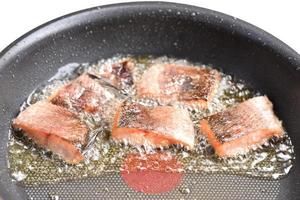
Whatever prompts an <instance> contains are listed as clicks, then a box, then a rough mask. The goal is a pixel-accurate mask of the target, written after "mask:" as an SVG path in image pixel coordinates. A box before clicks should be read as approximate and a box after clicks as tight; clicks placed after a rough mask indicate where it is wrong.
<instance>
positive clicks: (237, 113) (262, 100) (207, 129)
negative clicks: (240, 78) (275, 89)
mask: <svg viewBox="0 0 300 200" xmlns="http://www.w3.org/2000/svg"><path fill="white" fill-rule="evenodd" d="M200 130H201V132H202V133H203V134H204V135H205V136H206V138H207V140H208V142H209V143H210V144H211V145H212V146H213V147H214V149H215V152H216V154H217V155H218V156H220V157H230V156H235V155H237V154H243V153H246V152H247V151H248V150H249V149H251V148H253V147H255V146H258V145H262V144H263V143H265V142H266V141H268V140H269V139H270V138H271V137H273V136H274V137H280V136H282V135H283V133H284V130H283V127H282V124H281V122H280V121H279V119H278V118H277V117H276V116H275V114H274V112H273V105H272V103H271V102H270V100H269V99H268V98H267V97H266V96H260V97H254V98H251V99H249V100H247V101H245V102H242V103H240V104H238V105H236V106H234V107H232V108H229V109H227V110H225V111H223V112H220V113H217V114H214V115H211V116H209V117H206V118H204V119H202V120H201V121H200Z"/></svg>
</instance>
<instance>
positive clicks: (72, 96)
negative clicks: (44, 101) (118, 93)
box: [49, 74, 112, 114]
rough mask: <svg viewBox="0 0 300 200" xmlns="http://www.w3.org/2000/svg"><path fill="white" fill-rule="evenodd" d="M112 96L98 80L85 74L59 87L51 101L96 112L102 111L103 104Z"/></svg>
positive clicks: (79, 109)
mask: <svg viewBox="0 0 300 200" xmlns="http://www.w3.org/2000/svg"><path fill="white" fill-rule="evenodd" d="M111 98H112V97H110V96H109V95H108V94H107V91H106V90H105V89H104V88H103V86H102V85H101V84H100V83H99V82H97V80H94V79H92V78H91V77H90V76H89V75H88V74H83V75H81V76H79V77H78V78H77V79H75V80H73V81H71V82H70V83H69V84H67V85H65V86H62V87H61V88H59V89H58V90H57V91H56V92H54V94H52V95H51V96H50V98H49V101H51V102H52V103H53V104H55V105H59V106H63V107H66V108H75V109H76V110H77V111H85V112H87V113H92V114H94V113H97V112H101V111H102V105H103V104H105V103H106V102H108V101H109V100H110V99H111Z"/></svg>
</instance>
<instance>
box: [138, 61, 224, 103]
mask: <svg viewBox="0 0 300 200" xmlns="http://www.w3.org/2000/svg"><path fill="white" fill-rule="evenodd" d="M220 80H221V75H220V73H219V72H218V71H217V70H214V69H210V68H203V67H195V66H183V65H175V64H156V65H153V66H152V67H150V68H149V69H148V70H147V71H146V72H145V73H144V74H143V75H142V78H141V80H140V81H139V83H138V84H137V96H138V97H149V98H156V99H161V100H164V101H167V102H172V101H180V102H183V103H185V104H196V105H198V106H200V107H201V108H207V106H208V104H209V103H210V102H211V101H212V99H213V97H214V95H215V93H216V91H217V88H218V85H219V83H220Z"/></svg>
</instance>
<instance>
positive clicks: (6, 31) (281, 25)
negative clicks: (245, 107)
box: [0, 0, 300, 53]
mask: <svg viewBox="0 0 300 200" xmlns="http://www.w3.org/2000/svg"><path fill="white" fill-rule="evenodd" d="M121 1H122V0H119V1H113V0H103V1H100V0H1V5H0V51H1V50H2V49H4V48H5V47H6V46H7V45H9V44H10V43H11V42H13V41H14V40H15V39H17V38H18V37H20V36H21V35H23V34H24V33H26V32H28V31H29V30H31V29H33V28H35V27H36V26H38V25H41V24H43V23H45V22H47V21H49V20H51V19H54V18H57V17H59V16H62V15H65V14H68V13H70V12H74V11H78V10H81V9H85V8H89V7H94V6H100V5H105V4H111V3H118V2H121ZM122 2H125V1H122ZM173 2H178V3H186V4H191V5H196V6H200V7H205V8H209V9H212V10H216V11H220V12H223V13H226V14H229V15H232V16H234V17H237V18H240V19H242V20H245V21H247V22H249V23H251V24H254V25H256V26H258V27H260V28H262V29H264V30H265V31H267V32H269V33H271V34H273V35H274V36H276V37H278V38H279V39H281V40H282V41H283V42H285V43H287V44H288V45H289V46H291V47H292V48H293V49H295V50H296V51H297V52H298V53H300V22H299V19H300V4H299V3H298V2H299V1H298V0H185V1H177V0H174V1H173Z"/></svg>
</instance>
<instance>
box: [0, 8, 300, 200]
mask: <svg viewBox="0 0 300 200" xmlns="http://www.w3.org/2000/svg"><path fill="white" fill-rule="evenodd" d="M116 53H121V54H131V55H155V56H164V55H167V56H171V57H175V58H179V59H188V60H190V61H192V62H201V63H203V64H206V65H212V66H217V67H218V68H220V69H222V71H223V72H224V73H226V74H233V75H234V77H237V78H238V79H240V80H245V82H246V83H247V84H249V85H250V86H251V88H253V89H254V90H257V91H261V92H262V93H263V94H266V95H267V96H268V97H270V99H271V100H272V102H273V103H274V106H275V111H276V114H277V115H278V116H279V118H280V119H282V120H283V123H284V127H285V128H286V129H287V132H288V133H289V135H290V137H291V140H292V142H293V144H294V146H295V152H296V156H297V155H298V154H299V153H300V152H299V150H300V149H299V147H300V143H299V142H300V136H299V134H298V130H299V129H300V125H299V123H298V119H300V101H299V98H300V95H299V92H298V91H300V74H299V71H297V70H296V69H299V68H300V63H299V55H298V54H296V53H295V52H294V51H293V50H291V49H290V48H289V47H287V46H286V45H284V44H283V43H282V42H280V41H278V40H277V39H275V38H273V37H272V36H270V35H269V34H267V33H265V32H263V31H261V30H259V29H257V28H255V27H253V26H251V25H249V24H247V23H245V22H242V21H240V20H237V19H236V18H232V17H229V16H226V15H223V14H220V13H216V12H213V11H210V10H206V9H200V8H196V7H192V6H186V5H178V4H170V3H135V4H121V5H113V6H108V7H103V8H102V7H101V8H94V9H90V10H87V11H82V12H78V13H75V14H73V15H70V16H66V17H64V18H60V19H58V20H56V21H53V22H51V23H48V24H46V25H44V26H42V27H40V28H39V29H37V30H35V31H34V32H31V33H30V34H27V35H26V36H24V37H22V38H21V39H19V40H18V41H16V42H15V43H14V44H13V45H11V46H10V47H9V48H7V49H6V50H5V51H4V52H2V54H1V58H0V83H1V84H0V91H1V98H0V105H1V110H2V111H3V114H2V115H1V116H0V120H1V123H0V128H1V134H2V136H3V140H1V141H0V149H1V154H0V167H1V171H0V189H1V190H0V194H1V196H2V197H3V198H4V199H25V198H27V197H31V198H37V197H40V198H44V199H47V198H48V199H49V198H54V199H57V198H59V197H62V198H63V197H64V198H66V199H68V198H69V199H74V198H77V197H78V199H79V198H80V197H83V196H84V197H91V198H92V196H93V197H95V198H96V197H98V198H101V197H103V198H106V197H107V198H113V197H114V198H119V199H124V198H130V197H136V198H149V199H150V198H152V199H155V198H157V197H161V198H165V199H168V198H169V199H171V198H173V199H174V198H200V197H206V198H207V199H214V198H220V199H228V198H231V199H247V198H248V199H297V197H298V196H299V195H300V194H299V190H298V188H299V184H300V182H299V181H300V177H299V176H300V169H299V160H298V159H297V158H296V161H295V165H294V167H293V168H292V170H291V172H290V174H289V175H288V176H287V177H286V178H284V179H282V180H277V181H274V180H273V181H269V180H257V179H252V178H247V177H239V176H234V175H223V174H214V175H207V174H197V175H195V174H186V175H185V177H184V181H183V182H184V185H183V186H179V187H178V188H177V189H174V190H173V192H170V193H167V194H162V195H159V196H156V195H144V194H142V193H136V192H133V191H132V190H131V189H129V188H128V187H127V186H125V184H124V183H123V182H122V181H121V179H120V176H119V175H116V174H111V175H110V174H107V175H104V176H103V177H99V178H90V179H83V180H77V181H68V182H60V183H56V184H45V185H41V186H38V187H37V186H32V187H28V188H23V187H21V186H19V185H16V184H15V183H14V182H12V181H11V178H10V177H9V171H8V168H7V155H8V152H7V142H8V137H7V133H8V131H9V128H10V123H11V119H12V118H13V117H15V115H16V114H17V112H18V108H19V106H20V105H21V103H22V102H23V101H24V100H25V99H26V97H27V96H28V94H29V93H30V92H31V91H32V90H33V89H34V88H36V87H37V86H38V85H39V84H40V83H41V82H43V81H45V80H48V79H49V78H50V77H51V76H53V75H54V73H55V72H56V71H57V69H58V68H59V67H60V66H62V65H65V64H67V63H72V62H76V63H86V62H90V61H93V60H99V59H102V58H109V57H112V56H113V55H115V54H116ZM8 88H9V89H8ZM287 88H288V89H287ZM184 186H186V187H189V188H190V189H191V190H190V193H189V194H182V192H181V191H183V190H182V189H181V188H180V187H184ZM106 188H108V191H107V190H106ZM103 190H104V191H103ZM26 195H27V196H26ZM53 195H54V196H53ZM56 195H58V196H56ZM134 195H135V196H134Z"/></svg>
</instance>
